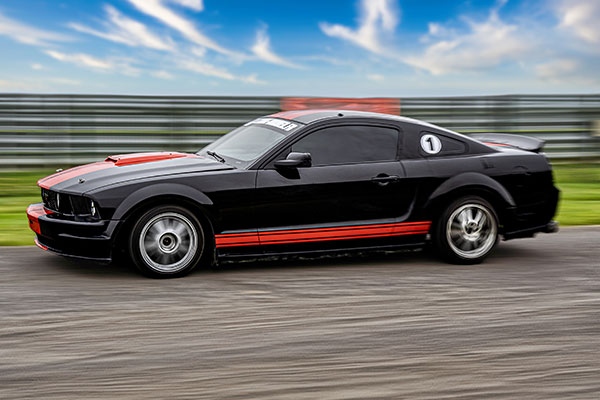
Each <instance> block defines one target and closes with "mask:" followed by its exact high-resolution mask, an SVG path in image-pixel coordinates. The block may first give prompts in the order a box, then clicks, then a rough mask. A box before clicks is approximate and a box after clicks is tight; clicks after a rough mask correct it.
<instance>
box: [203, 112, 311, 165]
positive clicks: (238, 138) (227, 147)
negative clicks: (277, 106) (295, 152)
mask: <svg viewBox="0 0 600 400" xmlns="http://www.w3.org/2000/svg"><path fill="white" fill-rule="evenodd" d="M297 128H299V125H298V124H296V123H291V122H289V121H283V120H279V119H274V118H259V119H257V120H254V121H251V122H249V123H247V124H246V125H244V126H241V127H239V128H237V129H234V130H233V131H231V132H229V133H228V134H227V135H225V136H223V137H222V138H220V139H219V140H217V141H215V142H213V143H211V144H209V145H208V146H206V147H205V148H203V149H202V150H200V151H199V152H198V153H197V154H199V155H204V156H206V157H212V158H215V159H217V160H219V159H221V160H224V162H227V163H228V164H232V165H235V166H238V167H245V166H248V165H249V164H250V163H252V162H253V161H255V160H256V159H258V158H259V157H260V156H262V155H263V154H265V153H266V152H267V151H268V150H269V149H271V148H272V147H273V146H275V145H276V144H277V143H279V142H280V141H281V140H283V139H284V138H285V137H286V136H288V135H289V134H290V133H291V132H292V131H294V130H296V129H297Z"/></svg>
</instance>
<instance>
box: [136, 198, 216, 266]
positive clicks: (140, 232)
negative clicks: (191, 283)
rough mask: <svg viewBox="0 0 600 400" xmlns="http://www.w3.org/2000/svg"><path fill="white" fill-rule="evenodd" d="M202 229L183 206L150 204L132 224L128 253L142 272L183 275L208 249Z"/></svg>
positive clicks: (196, 263)
mask: <svg viewBox="0 0 600 400" xmlns="http://www.w3.org/2000/svg"><path fill="white" fill-rule="evenodd" d="M207 247H208V246H207V241H206V235H205V230H204V229H203V228H202V224H201V223H200V221H198V218H196V216H194V214H192V213H191V212H190V211H188V210H187V209H185V208H183V207H179V206H174V205H168V206H158V207H154V208H152V209H150V210H148V211H146V212H145V213H144V214H142V215H141V216H140V217H139V219H138V220H137V221H136V222H135V223H134V224H133V227H132V229H131V234H130V236H129V253H130V254H131V258H132V260H133V262H134V264H135V266H136V267H137V269H138V270H139V271H140V272H141V273H142V274H144V275H146V276H149V277H152V278H175V277H180V276H184V275H187V274H188V273H190V272H191V271H192V270H193V269H194V268H195V267H196V265H198V263H199V262H200V261H201V259H202V258H203V255H205V254H206V253H208V250H207Z"/></svg>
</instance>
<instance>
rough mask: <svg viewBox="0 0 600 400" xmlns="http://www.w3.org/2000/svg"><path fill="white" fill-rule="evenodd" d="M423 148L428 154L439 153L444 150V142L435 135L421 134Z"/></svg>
mask: <svg viewBox="0 0 600 400" xmlns="http://www.w3.org/2000/svg"><path fill="white" fill-rule="evenodd" d="M421 148H422V149H423V151H425V153H427V154H437V153H439V152H440V150H442V142H441V141H440V139H439V138H438V137H437V136H435V135H423V136H421Z"/></svg>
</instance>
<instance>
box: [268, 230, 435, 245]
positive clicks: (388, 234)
mask: <svg viewBox="0 0 600 400" xmlns="http://www.w3.org/2000/svg"><path fill="white" fill-rule="evenodd" d="M427 232H429V230H423V231H410V232H396V233H384V234H378V235H360V236H342V237H337V238H315V239H298V240H280V241H275V242H265V241H261V242H260V244H287V243H305V242H306V243H308V242H323V241H327V240H348V239H370V238H377V237H391V236H402V235H418V234H425V233H427Z"/></svg>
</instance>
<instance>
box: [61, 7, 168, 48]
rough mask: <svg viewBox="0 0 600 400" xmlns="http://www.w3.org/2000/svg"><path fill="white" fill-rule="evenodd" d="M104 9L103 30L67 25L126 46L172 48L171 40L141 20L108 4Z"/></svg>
mask: <svg viewBox="0 0 600 400" xmlns="http://www.w3.org/2000/svg"><path fill="white" fill-rule="evenodd" d="M104 9H105V11H106V14H107V16H108V21H106V22H105V23H104V26H105V29H106V30H105V31H98V30H96V29H92V28H89V27H87V26H84V25H81V24H78V23H70V24H69V27H71V28H72V29H75V30H77V31H79V32H83V33H87V34H90V35H94V36H98V37H101V38H103V39H106V40H110V41H113V42H118V43H123V44H126V45H128V46H133V47H138V46H142V47H148V48H151V49H156V50H167V51H170V50H173V47H174V44H173V43H172V41H171V40H169V39H162V38H160V37H158V36H157V35H155V34H154V33H152V32H150V31H149V30H148V28H147V27H146V26H145V25H144V24H142V23H141V22H138V21H136V20H133V19H131V18H128V17H126V16H125V15H123V14H121V13H120V12H119V11H118V10H117V9H116V8H114V7H112V6H110V5H106V6H105V7H104Z"/></svg>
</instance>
